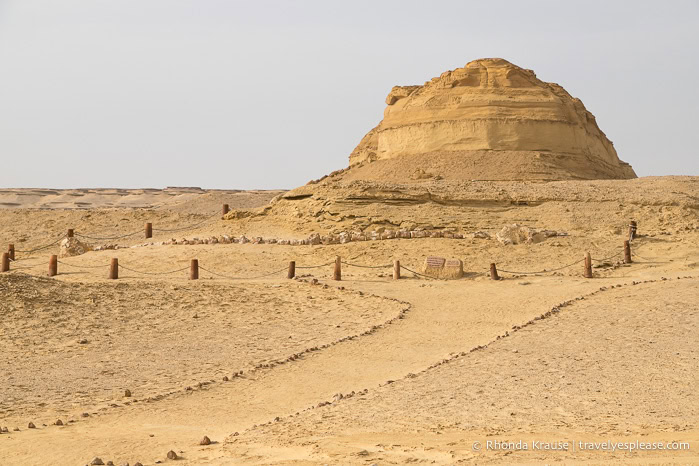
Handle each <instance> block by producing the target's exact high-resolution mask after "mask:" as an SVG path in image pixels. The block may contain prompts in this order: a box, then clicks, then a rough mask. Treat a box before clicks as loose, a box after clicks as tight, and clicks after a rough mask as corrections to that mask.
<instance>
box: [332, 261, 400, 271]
mask: <svg viewBox="0 0 699 466" xmlns="http://www.w3.org/2000/svg"><path fill="white" fill-rule="evenodd" d="M342 263H343V264H344V265H349V266H350V267H359V268H361V269H385V268H388V267H393V264H388V265H359V264H352V263H350V262H345V261H342Z"/></svg>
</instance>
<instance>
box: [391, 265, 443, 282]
mask: <svg viewBox="0 0 699 466" xmlns="http://www.w3.org/2000/svg"><path fill="white" fill-rule="evenodd" d="M400 268H401V269H403V270H407V271H408V272H410V273H412V274H414V275H417V276H418V277H425V278H429V279H431V280H436V278H434V277H430V276H429V275H423V274H421V273H417V272H415V271H414V270H410V269H409V268H407V267H406V266H404V265H401V266H400Z"/></svg>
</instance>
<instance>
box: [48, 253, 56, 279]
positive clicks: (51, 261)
mask: <svg viewBox="0 0 699 466" xmlns="http://www.w3.org/2000/svg"><path fill="white" fill-rule="evenodd" d="M56 275H58V256H57V255H55V254H54V255H52V256H51V257H50V258H49V277H54V276H56Z"/></svg>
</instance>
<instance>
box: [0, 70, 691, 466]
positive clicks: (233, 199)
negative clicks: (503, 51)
mask: <svg viewBox="0 0 699 466" xmlns="http://www.w3.org/2000/svg"><path fill="white" fill-rule="evenodd" d="M385 103H386V108H385V110H384V114H383V119H382V120H381V121H380V122H379V123H378V125H376V126H375V127H374V128H373V129H371V130H370V131H369V132H368V133H367V134H366V135H365V136H364V137H363V138H357V139H358V145H357V146H356V147H355V149H354V150H353V151H352V152H351V153H350V154H347V155H348V160H347V164H346V166H344V167H337V169H336V170H335V171H331V172H330V173H328V174H327V175H325V176H322V177H321V178H319V179H314V180H311V181H309V182H308V183H306V184H304V185H301V186H298V187H296V188H293V189H289V190H287V189H276V190H273V189H256V190H244V189H233V188H231V189H207V188H200V187H195V186H189V187H188V186H180V187H177V186H170V187H167V188H162V189H158V188H144V189H126V188H99V187H97V188H74V189H68V188H65V189H49V188H11V187H6V188H5V187H3V188H0V245H2V248H3V249H2V250H3V251H6V252H3V255H2V269H1V271H0V373H1V374H2V378H0V394H1V395H0V464H1V465H22V466H24V465H46V464H61V465H62V464H66V465H83V464H87V465H109V464H112V465H130V466H134V465H141V466H145V465H152V464H182V465H200V464H204V465H206V464H208V465H228V464H298V465H307V464H308V465H310V464H321V465H322V464H348V465H349V464H351V465H354V464H358V465H387V464H539V463H546V464H551V463H555V464H619V463H628V464H693V463H699V454H698V453H697V448H699V403H698V402H697V396H696V388H697V386H699V305H698V303H699V177H698V176H692V175H688V174H684V175H676V176H641V177H639V176H637V173H636V171H635V170H634V168H633V167H632V165H631V164H630V163H628V162H626V161H624V160H622V159H621V158H620V156H619V154H617V151H616V149H615V147H614V144H613V143H612V142H611V141H610V139H608V138H607V135H606V134H605V133H604V132H603V131H602V130H601V129H600V127H599V125H598V124H597V121H596V118H595V116H594V115H593V114H592V113H591V112H590V111H589V110H588V109H587V108H586V107H585V105H584V104H583V102H582V100H580V99H578V98H575V97H573V96H572V95H571V94H570V93H569V92H568V91H566V90H565V89H564V88H563V87H562V86H560V85H558V84H554V83H548V82H545V81H543V80H541V79H539V78H538V77H537V75H536V74H535V72H534V71H532V70H529V69H525V68H522V67H520V66H517V65H515V64H513V63H512V62H510V61H508V60H505V59H502V58H482V59H477V60H472V61H469V62H468V63H466V64H465V65H464V66H462V67H460V68H456V69H454V70H450V71H446V72H443V73H441V74H438V75H437V76H435V77H434V78H433V79H431V80H429V81H427V82H425V83H424V84H423V85H408V86H405V85H399V86H395V87H393V88H392V89H391V90H390V91H389V93H388V96H387V97H386V101H385ZM623 158H624V159H625V160H632V158H630V157H629V158H627V154H623ZM270 170H273V168H270Z"/></svg>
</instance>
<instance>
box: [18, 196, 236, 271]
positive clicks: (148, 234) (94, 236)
mask: <svg viewBox="0 0 699 466" xmlns="http://www.w3.org/2000/svg"><path fill="white" fill-rule="evenodd" d="M229 210H230V209H229V208H228V204H223V208H222V210H221V211H220V212H219V211H218V210H217V211H214V212H212V213H211V214H210V215H207V216H206V217H205V218H204V219H202V220H201V221H199V222H196V223H193V224H190V225H186V226H183V227H177V228H153V224H152V223H146V226H145V230H136V231H132V232H129V233H125V234H123V235H114V236H103V235H98V234H94V233H81V232H80V231H75V230H74V229H72V228H71V229H68V231H67V233H61V234H60V235H59V236H58V238H56V239H55V240H54V241H52V242H50V243H48V244H45V245H42V246H38V247H36V248H32V249H15V248H14V243H11V244H10V245H9V248H8V253H9V255H10V261H12V262H17V261H22V260H26V259H30V258H31V257H32V256H31V255H32V254H34V253H36V252H39V251H44V250H46V249H49V248H51V247H53V246H55V245H57V244H58V243H60V242H61V241H62V240H63V239H65V238H72V237H74V236H75V237H78V238H83V239H87V240H94V241H113V240H118V239H124V238H129V237H131V236H135V235H137V234H139V233H144V236H145V238H146V239H147V238H152V236H153V231H156V232H162V233H173V232H179V231H186V230H193V229H195V228H197V227H200V226H201V225H203V224H205V223H206V222H208V221H209V220H211V219H212V218H214V217H216V216H218V215H225V214H226V213H228V212H229ZM15 253H22V254H25V255H27V257H22V258H15ZM69 266H70V265H69Z"/></svg>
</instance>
